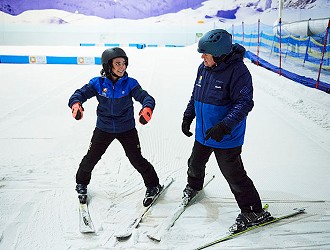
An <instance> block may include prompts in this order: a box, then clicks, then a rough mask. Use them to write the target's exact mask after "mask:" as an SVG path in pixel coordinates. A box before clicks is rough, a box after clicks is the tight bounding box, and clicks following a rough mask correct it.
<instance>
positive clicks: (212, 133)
mask: <svg viewBox="0 0 330 250" xmlns="http://www.w3.org/2000/svg"><path fill="white" fill-rule="evenodd" d="M230 132H231V130H230V128H228V127H227V126H226V125H225V124H224V123H221V122H220V123H219V124H217V125H215V126H214V127H212V128H209V129H208V130H206V136H205V140H208V139H210V138H212V139H213V140H215V141H217V142H220V141H221V140H222V139H223V137H224V136H225V135H229V134H230Z"/></svg>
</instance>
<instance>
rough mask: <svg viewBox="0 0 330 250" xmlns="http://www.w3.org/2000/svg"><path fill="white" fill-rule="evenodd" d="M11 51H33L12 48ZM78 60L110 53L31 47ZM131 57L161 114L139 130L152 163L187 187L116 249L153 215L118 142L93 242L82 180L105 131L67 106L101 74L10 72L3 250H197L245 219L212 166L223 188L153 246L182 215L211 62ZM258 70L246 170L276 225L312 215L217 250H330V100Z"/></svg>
mask: <svg viewBox="0 0 330 250" xmlns="http://www.w3.org/2000/svg"><path fill="white" fill-rule="evenodd" d="M9 49H13V50H15V49H17V50H18V49H24V47H23V48H22V47H20V48H15V47H11V48H6V47H1V50H4V51H8V50H9ZM41 49H42V50H44V51H42V52H40V50H41ZM74 49H77V50H79V51H80V52H79V53H80V54H82V55H94V56H99V55H100V54H101V53H102V51H103V50H104V49H105V48H104V47H94V48H88V47H87V48H73V47H42V48H41V47H25V50H26V51H25V52H26V54H43V53H46V54H48V55H49V54H58V55H63V54H68V55H71V54H72V53H73V51H74ZM124 49H125V50H126V52H127V54H128V56H129V58H130V65H129V67H128V73H129V75H130V76H132V77H134V78H136V79H138V81H139V82H140V84H141V85H142V86H143V88H144V89H146V90H147V91H148V92H149V93H150V94H151V95H153V96H154V98H155V99H156V103H157V104H156V109H155V111H154V114H153V117H152V120H151V121H150V123H149V124H147V125H146V126H142V125H137V129H138V131H139V135H140V140H141V145H142V152H143V155H144V156H145V157H146V158H147V159H148V160H149V161H150V162H151V163H152V164H153V165H154V167H155V168H156V170H157V172H158V174H159V177H160V179H161V181H163V180H164V179H165V178H166V177H167V176H168V175H171V176H173V177H174V178H175V182H174V183H173V184H172V185H171V186H170V187H169V189H168V190H167V192H166V193H165V195H164V196H163V197H161V199H160V200H159V202H158V203H157V204H156V205H155V206H154V207H153V208H152V209H151V210H150V211H149V212H148V213H147V214H146V216H145V218H144V219H143V221H142V223H141V225H140V226H139V227H138V228H136V229H135V230H134V232H133V235H132V236H131V237H130V238H129V239H127V240H126V241H116V238H115V237H114V236H113V234H114V233H115V232H116V230H118V229H119V228H120V227H121V226H122V225H123V224H124V223H125V221H126V220H127V219H129V218H130V217H131V216H133V215H134V214H135V213H136V211H138V210H139V209H141V208H142V199H143V196H144V193H145V188H144V185H143V182H142V178H141V177H140V175H139V174H138V173H137V172H136V171H135V170H134V169H133V167H132V166H131V165H130V164H129V162H128V160H127V158H126V157H125V154H124V151H123V149H122V148H121V146H120V144H119V143H118V142H116V141H115V142H114V143H113V144H112V145H111V146H110V147H109V148H108V150H107V152H106V153H105V155H104V156H103V158H102V159H101V160H100V162H99V163H98V164H97V166H96V167H95V170H94V172H93V176H92V181H91V184H90V185H89V194H90V196H91V201H90V211H91V216H92V219H93V221H94V225H95V227H96V233H95V234H89V235H83V234H81V233H80V232H79V230H78V200H77V198H76V192H75V191H74V188H75V173H76V170H77V168H78V165H79V163H80V160H81V159H82V157H83V156H84V154H85V153H86V151H87V148H88V145H89V140H90V138H91V135H92V131H93V129H94V126H95V120H96V114H95V108H96V100H95V99H92V100H89V101H88V102H87V103H85V105H84V107H85V113H84V118H83V119H82V120H81V121H76V120H74V119H73V118H72V116H71V111H70V109H69V108H68V107H67V102H68V99H69V97H70V96H71V94H72V93H73V92H74V90H75V89H77V88H79V87H81V86H83V84H85V83H87V82H88V81H89V79H90V78H92V77H94V76H96V75H98V74H99V70H100V66H99V65H81V66H79V65H29V64H22V65H10V64H0V79H1V83H0V96H1V98H0V147H1V150H0V159H1V163H0V198H1V202H0V249H6V250H8V249H43V250H44V249H193V248H194V247H197V246H199V245H202V244H203V243H206V242H208V241H212V240H214V239H216V238H217V237H218V236H220V235H224V234H225V233H226V231H227V228H228V227H229V226H230V225H231V224H232V223H233V222H234V220H235V218H236V216H237V214H238V213H239V210H238V207H237V205H236V202H235V200H234V199H233V196H232V194H231V193H230V191H229V187H228V185H227V183H226V181H225V180H224V179H223V177H222V175H221V173H220V170H219V169H218V167H217V164H216V162H215V159H214V156H211V160H210V162H209V163H208V165H207V171H208V172H209V173H210V174H215V175H216V178H215V179H214V180H213V182H211V184H210V185H209V186H207V188H206V189H205V190H204V191H203V192H204V194H202V197H201V199H199V201H198V202H197V203H195V204H193V205H192V206H190V207H189V208H188V209H187V210H186V212H184V214H183V215H182V216H181V218H180V219H179V220H178V221H176V223H175V224H174V226H173V227H172V228H171V229H170V231H169V232H168V234H167V235H165V236H164V238H163V239H162V241H161V242H159V243H156V242H153V241H151V240H149V238H148V237H147V233H148V232H150V230H152V229H153V228H154V227H156V226H157V225H158V224H159V223H161V222H162V220H163V219H164V218H165V217H166V216H167V215H170V214H171V212H172V211H173V209H175V208H176V206H177V205H178V204H179V202H180V199H181V195H182V190H183V188H184V186H185V184H186V170H187V164H186V163H187V159H188V157H189V155H190V152H191V148H192V145H193V141H194V138H187V137H185V136H184V135H183V134H182V132H181V120H182V115H183V111H184V110H185V108H186V105H187V102H188V99H189V97H190V95H191V91H192V88H193V84H194V79H195V75H196V70H197V66H198V65H199V63H200V62H201V59H200V54H198V53H197V52H196V47H195V46H190V47H185V48H146V49H143V50H138V49H136V48H132V47H129V48H124ZM47 50H48V51H47ZM4 51H1V53H4ZM9 54H10V53H9ZM246 64H247V65H248V67H249V69H250V70H251V73H252V75H253V80H254V89H255V90H254V99H255V107H254V109H253V110H252V112H251V113H250V115H249V117H248V123H247V124H248V125H247V133H246V141H245V144H244V147H243V154H242V157H243V161H244V164H245V168H246V170H247V172H248V174H249V176H250V177H251V178H252V179H253V181H254V183H255V185H256V187H257V189H258V191H259V193H260V196H261V197H262V201H263V203H268V204H269V205H270V209H269V210H270V212H271V213H272V214H273V215H274V216H280V215H281V214H283V213H287V212H289V211H291V210H292V209H293V208H296V207H299V208H300V207H303V208H305V209H306V214H303V215H300V216H297V217H295V218H293V219H289V220H285V221H283V222H279V223H277V224H273V225H271V226H268V227H264V228H263V229H261V230H255V231H253V232H251V233H249V234H246V235H244V236H243V235H242V236H240V237H239V238H236V239H233V240H229V241H227V242H223V243H220V244H218V245H215V246H214V247H210V249H219V248H221V249H329V246H330V204H329V202H330V194H329V190H330V183H329V179H330V170H329V162H330V125H329V124H330V109H329V107H330V96H329V95H328V94H326V93H324V92H322V91H318V90H315V89H311V88H308V87H305V86H303V85H300V84H297V83H295V82H292V81H290V80H288V79H285V78H283V77H281V76H278V75H276V74H274V73H272V72H270V71H267V70H265V69H263V68H260V67H257V66H255V65H253V64H251V63H250V62H248V61H246ZM135 108H136V111H138V110H139V109H140V104H139V103H136V104H135ZM136 115H137V113H136ZM193 128H194V126H193Z"/></svg>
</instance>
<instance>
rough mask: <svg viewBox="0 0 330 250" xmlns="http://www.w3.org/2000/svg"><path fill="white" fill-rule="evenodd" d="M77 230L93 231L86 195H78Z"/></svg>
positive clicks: (83, 231)
mask: <svg viewBox="0 0 330 250" xmlns="http://www.w3.org/2000/svg"><path fill="white" fill-rule="evenodd" d="M78 198H79V231H80V232H81V233H95V229H94V225H93V222H92V219H91V216H90V214H89V210H88V204H87V195H86V194H84V195H79V196H78Z"/></svg>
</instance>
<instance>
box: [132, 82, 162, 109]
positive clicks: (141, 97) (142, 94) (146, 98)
mask: <svg viewBox="0 0 330 250" xmlns="http://www.w3.org/2000/svg"><path fill="white" fill-rule="evenodd" d="M131 95H132V96H133V98H134V100H136V101H138V102H139V103H141V104H142V108H144V107H149V108H151V109H152V110H154V109H155V105H156V102H155V99H154V98H153V97H152V96H151V95H149V94H148V92H147V91H145V90H144V89H142V87H141V86H140V84H138V85H137V86H135V87H134V88H133V89H132V91H131Z"/></svg>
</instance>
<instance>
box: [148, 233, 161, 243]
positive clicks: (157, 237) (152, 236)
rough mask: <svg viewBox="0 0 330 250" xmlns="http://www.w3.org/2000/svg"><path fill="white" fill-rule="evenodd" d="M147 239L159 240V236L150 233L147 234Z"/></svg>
mask: <svg viewBox="0 0 330 250" xmlns="http://www.w3.org/2000/svg"><path fill="white" fill-rule="evenodd" d="M147 236H148V238H149V239H151V240H153V241H156V242H160V240H161V238H160V237H159V236H156V235H150V234H148V235H147Z"/></svg>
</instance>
